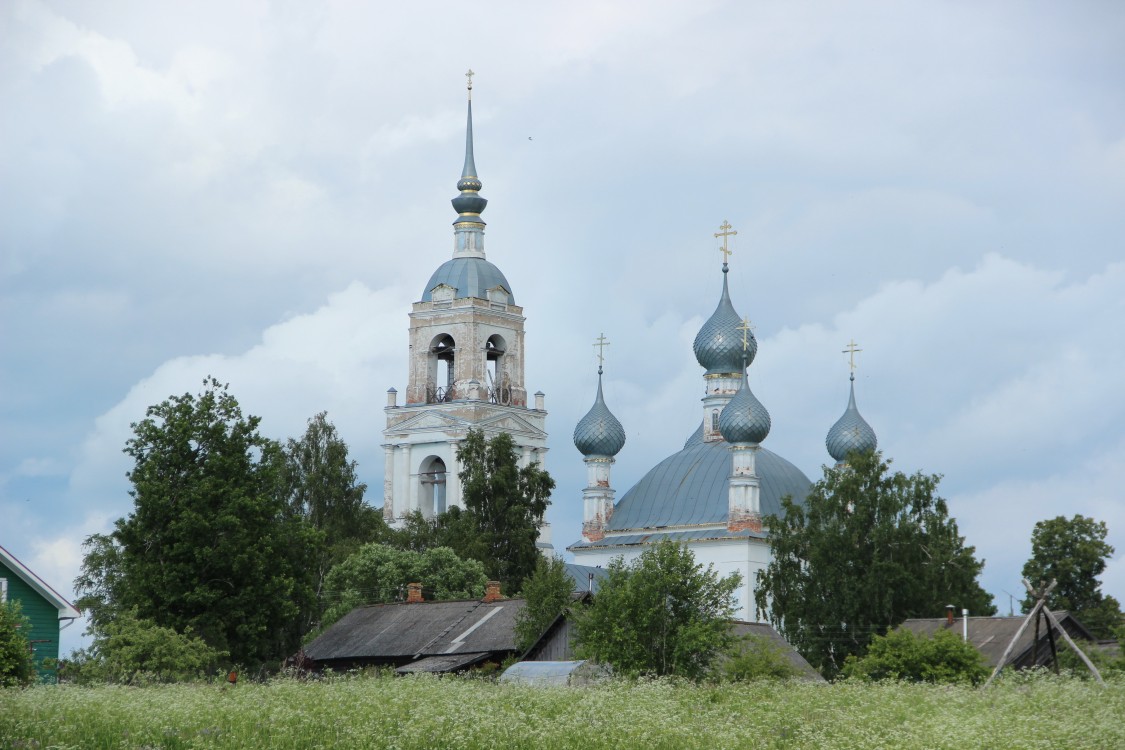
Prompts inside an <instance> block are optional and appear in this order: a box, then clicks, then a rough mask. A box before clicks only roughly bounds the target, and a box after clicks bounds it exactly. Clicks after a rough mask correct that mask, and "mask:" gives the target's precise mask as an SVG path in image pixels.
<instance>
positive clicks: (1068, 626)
mask: <svg viewBox="0 0 1125 750" xmlns="http://www.w3.org/2000/svg"><path fill="white" fill-rule="evenodd" d="M1054 615H1055V619H1056V620H1058V621H1059V624H1061V625H1062V626H1063V628H1064V629H1065V630H1066V632H1067V635H1069V636H1070V637H1071V638H1073V639H1074V640H1086V641H1092V640H1094V636H1093V634H1092V633H1090V631H1089V630H1087V629H1086V626H1085V625H1083V624H1082V623H1080V622H1079V621H1078V620H1076V619H1075V618H1074V616H1073V615H1072V614H1070V613H1069V612H1067V611H1065V610H1059V611H1057V612H1054ZM1024 619H1025V618H1023V617H970V618H969V627H968V630H969V643H971V644H973V645H974V646H976V647H977V650H979V651H980V652H981V653H982V654H984V658H985V659H987V660H988V664H989V666H991V667H995V666H996V665H997V663H999V661H1000V657H1002V656H1003V655H1004V650H1005V649H1007V648H1008V644H1009V643H1011V641H1012V637H1013V636H1014V635H1015V634H1016V631H1018V630H1019V629H1020V625H1022V624H1023V621H1024ZM901 627H903V628H905V629H907V630H909V631H911V632H913V633H915V634H917V635H926V636H930V635H933V634H934V633H936V632H937V631H938V630H951V631H953V632H954V633H956V634H957V635H961V633H962V632H964V631H963V628H964V621H963V620H962V619H961V618H960V617H957V618H954V619H953V622H952V624H951V623H950V621H949V619H948V618H945V617H934V618H925V619H922V618H919V619H912V620H907V621H906V622H904V623H902V625H901ZM1052 627H1053V626H1052ZM1055 638H1056V641H1061V640H1062V638H1061V637H1060V636H1059V635H1058V634H1057V633H1056V635H1055ZM1034 643H1035V629H1034V627H1033V626H1028V628H1027V630H1025V631H1024V632H1023V634H1022V635H1021V636H1020V639H1019V641H1018V642H1017V643H1016V647H1015V648H1014V649H1013V650H1012V655H1011V657H1009V659H1008V663H1007V664H1005V665H1004V666H1012V667H1015V668H1016V669H1026V668H1027V667H1031V666H1036V665H1038V666H1044V665H1046V664H1048V663H1050V661H1051V646H1050V643H1049V641H1048V639H1047V628H1046V627H1041V628H1040V629H1039V648H1038V653H1034V652H1035V649H1034V648H1032V647H1033V645H1034Z"/></svg>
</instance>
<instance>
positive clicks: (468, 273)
mask: <svg viewBox="0 0 1125 750" xmlns="http://www.w3.org/2000/svg"><path fill="white" fill-rule="evenodd" d="M440 284H445V285H446V286H451V287H453V288H454V289H456V290H457V291H456V293H455V294H454V295H453V296H454V298H455V299H463V298H466V297H475V298H477V299H488V290H489V289H495V288H496V287H498V286H500V287H503V288H504V292H505V293H506V294H507V302H508V304H509V305H514V304H516V298H515V297H514V296H513V295H512V287H511V285H510V284H508V280H507V279H506V278H504V274H503V273H501V272H500V269H499V268H497V267H496V266H494V265H493V264H492V263H489V262H488V261H487V260H485V259H484V258H473V257H462V258H453V259H451V260H447V261H445V262H444V263H442V264H441V265H440V266H438V269H437V270H436V271H434V274H433V276H431V277H430V281H429V282H428V283H427V284H426V289H425V291H424V292H422V302H432V301H433V292H434V288H435V287H437V286H439V285H440Z"/></svg>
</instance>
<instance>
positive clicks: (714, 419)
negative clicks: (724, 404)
mask: <svg viewBox="0 0 1125 750" xmlns="http://www.w3.org/2000/svg"><path fill="white" fill-rule="evenodd" d="M718 431H719V410H718V409H715V410H714V411H712V412H711V432H718Z"/></svg>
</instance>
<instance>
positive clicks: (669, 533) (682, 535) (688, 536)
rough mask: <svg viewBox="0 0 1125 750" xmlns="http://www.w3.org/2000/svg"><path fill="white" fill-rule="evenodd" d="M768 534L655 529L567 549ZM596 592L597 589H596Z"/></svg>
mask: <svg viewBox="0 0 1125 750" xmlns="http://www.w3.org/2000/svg"><path fill="white" fill-rule="evenodd" d="M766 536H768V535H767V534H766V532H764V531H751V530H750V529H740V530H739V531H728V530H727V527H726V526H719V527H711V528H708V529H673V530H664V529H655V530H653V531H646V532H643V533H638V534H612V535H608V536H606V537H604V538H603V539H601V540H599V541H596V542H588V541H586V540H585V539H581V540H579V541H577V542H575V543H574V544H572V545H570V546H569V547H567V549H603V548H610V547H629V546H633V545H637V544H650V543H653V544H654V543H656V542H660V541H664V540H665V539H667V540H671V541H674V542H699V541H709V540H711V539H765V538H766ZM595 590H596V589H595Z"/></svg>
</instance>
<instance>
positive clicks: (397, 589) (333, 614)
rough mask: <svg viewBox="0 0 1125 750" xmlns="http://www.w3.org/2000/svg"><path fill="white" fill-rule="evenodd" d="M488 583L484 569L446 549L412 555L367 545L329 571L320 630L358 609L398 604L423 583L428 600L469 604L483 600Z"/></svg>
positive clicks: (402, 551) (386, 547)
mask: <svg viewBox="0 0 1125 750" xmlns="http://www.w3.org/2000/svg"><path fill="white" fill-rule="evenodd" d="M487 582H488V576H486V575H485V572H484V566H483V565H481V564H480V563H479V562H478V561H476V560H462V559H461V558H459V557H458V556H457V555H456V554H455V553H454V552H453V550H451V549H449V548H448V547H435V548H433V549H428V550H426V551H425V552H414V551H411V550H401V549H395V548H394V547H390V546H388V545H385V544H365V545H363V546H362V547H360V548H359V549H358V550H357V551H356V552H355V553H354V554H352V555H351V556H350V557H348V559H346V560H344V562H342V563H340V564H339V565H337V566H336V567H334V568H332V570H331V571H329V573H328V576H327V578H326V579H325V582H324V595H325V599H326V600H327V602H328V603H329V605H328V607H327V609H326V610H325V613H324V618H323V620H322V622H321V627H322V628H323V627H327V626H328V625H331V624H332V623H334V622H336V621H337V620H339V619H340V618H341V617H343V616H344V615H346V614H347V613H348V612H351V611H352V610H353V609H355V608H356V607H358V606H360V605H362V604H376V603H380V602H390V601H396V600H399V599H401V598H402V596H403V593H404V592H405V591H406V585H407V584H408V583H421V584H422V586H423V589H422V590H423V593H424V594H425V596H426V597H427V598H428V599H473V598H477V597H481V596H483V595H484V589H485V584H486V583H487Z"/></svg>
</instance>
